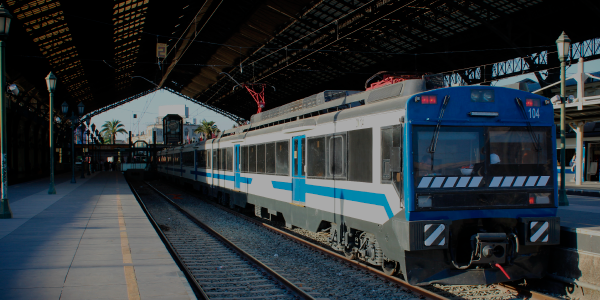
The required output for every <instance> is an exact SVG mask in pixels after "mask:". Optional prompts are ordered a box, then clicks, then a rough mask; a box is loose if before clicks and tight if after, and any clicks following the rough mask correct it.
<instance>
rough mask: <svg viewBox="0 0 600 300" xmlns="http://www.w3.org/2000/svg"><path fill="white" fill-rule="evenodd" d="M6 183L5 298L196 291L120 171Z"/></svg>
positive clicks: (1, 278)
mask: <svg viewBox="0 0 600 300" xmlns="http://www.w3.org/2000/svg"><path fill="white" fill-rule="evenodd" d="M86 177H87V178H86V179H80V178H79V177H76V180H77V183H76V184H72V183H70V179H71V174H61V175H59V176H57V179H56V182H57V184H56V192H57V194H56V195H48V183H49V180H48V179H46V180H35V181H32V182H28V183H23V184H17V185H12V186H9V189H8V197H9V201H10V205H11V208H12V211H13V218H12V219H0V298H1V299H129V300H131V299H196V298H195V296H194V293H193V291H192V289H191V288H190V286H189V284H188V282H187V280H186V278H185V277H184V275H183V273H182V272H181V271H180V270H179V268H178V266H177V265H176V263H175V261H174V260H173V259H172V257H171V255H170V254H169V252H168V251H167V249H166V248H165V246H164V244H163V243H162V241H161V239H160V238H159V236H158V235H157V233H156V231H155V230H154V228H153V227H152V225H151V224H150V222H149V221H148V219H147V217H146V215H145V214H144V212H143V210H142V209H141V207H140V206H139V204H138V202H137V200H136V199H135V197H134V195H133V194H132V192H131V190H130V189H129V186H128V185H127V182H126V181H125V178H124V176H123V174H122V173H121V172H110V171H105V172H96V173H94V174H92V175H91V176H87V175H86Z"/></svg>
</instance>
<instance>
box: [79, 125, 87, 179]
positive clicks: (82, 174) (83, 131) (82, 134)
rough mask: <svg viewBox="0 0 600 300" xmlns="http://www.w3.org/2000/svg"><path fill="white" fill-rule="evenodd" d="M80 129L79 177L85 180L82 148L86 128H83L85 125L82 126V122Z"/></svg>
mask: <svg viewBox="0 0 600 300" xmlns="http://www.w3.org/2000/svg"><path fill="white" fill-rule="evenodd" d="M80 128H81V177H80V178H82V179H84V178H85V160H84V158H85V151H84V148H83V136H84V134H85V130H86V127H85V124H83V122H82V124H81V126H80Z"/></svg>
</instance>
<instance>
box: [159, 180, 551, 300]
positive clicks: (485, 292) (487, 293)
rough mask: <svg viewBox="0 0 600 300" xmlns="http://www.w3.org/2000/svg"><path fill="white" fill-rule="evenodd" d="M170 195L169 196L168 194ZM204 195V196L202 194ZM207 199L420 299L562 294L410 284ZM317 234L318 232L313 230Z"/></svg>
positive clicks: (543, 299) (539, 299)
mask: <svg viewBox="0 0 600 300" xmlns="http://www.w3.org/2000/svg"><path fill="white" fill-rule="evenodd" d="M149 186H150V187H151V188H152V189H155V191H157V192H159V193H160V191H158V189H157V188H156V187H154V186H152V185H150V184H149ZM160 189H161V190H163V189H165V190H170V191H169V192H173V189H174V188H173V187H165V186H161V187H160ZM177 190H178V193H181V191H180V190H181V188H179V187H178V188H177ZM191 193H194V194H196V193H197V191H191ZM165 197H167V196H165ZM202 198H203V197H202ZM206 203H208V204H210V205H212V206H214V207H218V208H219V209H221V210H224V211H226V212H228V213H230V214H232V215H234V216H236V217H239V218H242V219H244V220H246V221H249V222H252V223H253V224H256V225H257V226H260V227H264V228H266V229H267V230H269V231H272V232H274V233H277V234H279V235H281V236H284V237H285V238H287V239H289V240H292V241H294V242H296V243H299V244H301V245H304V246H307V247H309V248H311V249H313V250H315V251H318V252H319V253H322V254H324V255H327V256H330V257H333V258H335V259H336V260H338V261H341V262H343V263H344V264H346V265H350V266H352V267H354V268H356V269H359V270H363V271H366V272H368V273H369V274H372V275H374V276H377V277H379V278H380V279H382V280H384V281H386V282H390V283H392V284H395V285H397V286H399V287H400V288H401V289H402V290H403V291H410V292H411V293H412V294H413V295H416V296H417V297H418V298H420V299H457V300H458V299H469V300H471V299H492V300H500V299H502V300H509V299H511V300H512V299H536V300H551V299H553V300H556V299H560V298H556V297H553V296H550V295H546V294H543V293H540V292H537V291H532V290H528V289H526V288H524V287H521V286H517V285H509V284H493V285H480V286H470V285H460V286H457V285H454V286H449V285H440V284H434V285H431V286H427V287H418V286H413V285H410V284H408V283H407V282H406V281H404V280H403V279H402V278H400V277H397V276H388V275H386V274H384V273H383V272H382V271H381V270H379V269H377V268H374V267H372V266H370V265H367V264H364V263H361V262H359V261H356V260H349V259H347V258H346V257H344V256H343V255H341V254H338V253H337V252H334V251H332V250H330V249H327V247H324V246H323V245H319V242H318V241H315V240H314V237H309V236H306V235H305V234H303V233H299V232H298V231H300V232H302V231H303V230H296V231H291V230H289V229H287V228H283V226H273V225H271V224H268V223H273V222H269V221H266V220H264V219H258V218H256V217H250V216H247V215H244V214H242V213H239V212H237V211H234V210H231V209H229V208H226V207H224V206H221V205H218V204H216V203H214V202H212V201H206ZM312 234H313V235H314V233H312Z"/></svg>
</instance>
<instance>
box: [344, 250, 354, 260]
mask: <svg viewBox="0 0 600 300" xmlns="http://www.w3.org/2000/svg"><path fill="white" fill-rule="evenodd" d="M344 256H346V258H347V259H356V252H354V251H352V249H351V248H345V249H344Z"/></svg>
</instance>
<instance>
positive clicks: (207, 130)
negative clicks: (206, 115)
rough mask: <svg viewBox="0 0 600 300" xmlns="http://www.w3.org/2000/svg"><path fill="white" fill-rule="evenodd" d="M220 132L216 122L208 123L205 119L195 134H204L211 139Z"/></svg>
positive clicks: (195, 130)
mask: <svg viewBox="0 0 600 300" xmlns="http://www.w3.org/2000/svg"><path fill="white" fill-rule="evenodd" d="M219 131H220V130H219V128H218V127H217V125H216V124H215V121H206V119H203V120H202V122H200V125H198V128H196V129H194V132H195V133H204V135H205V136H206V138H207V139H210V138H211V137H212V134H213V133H214V134H217V132H219Z"/></svg>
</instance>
